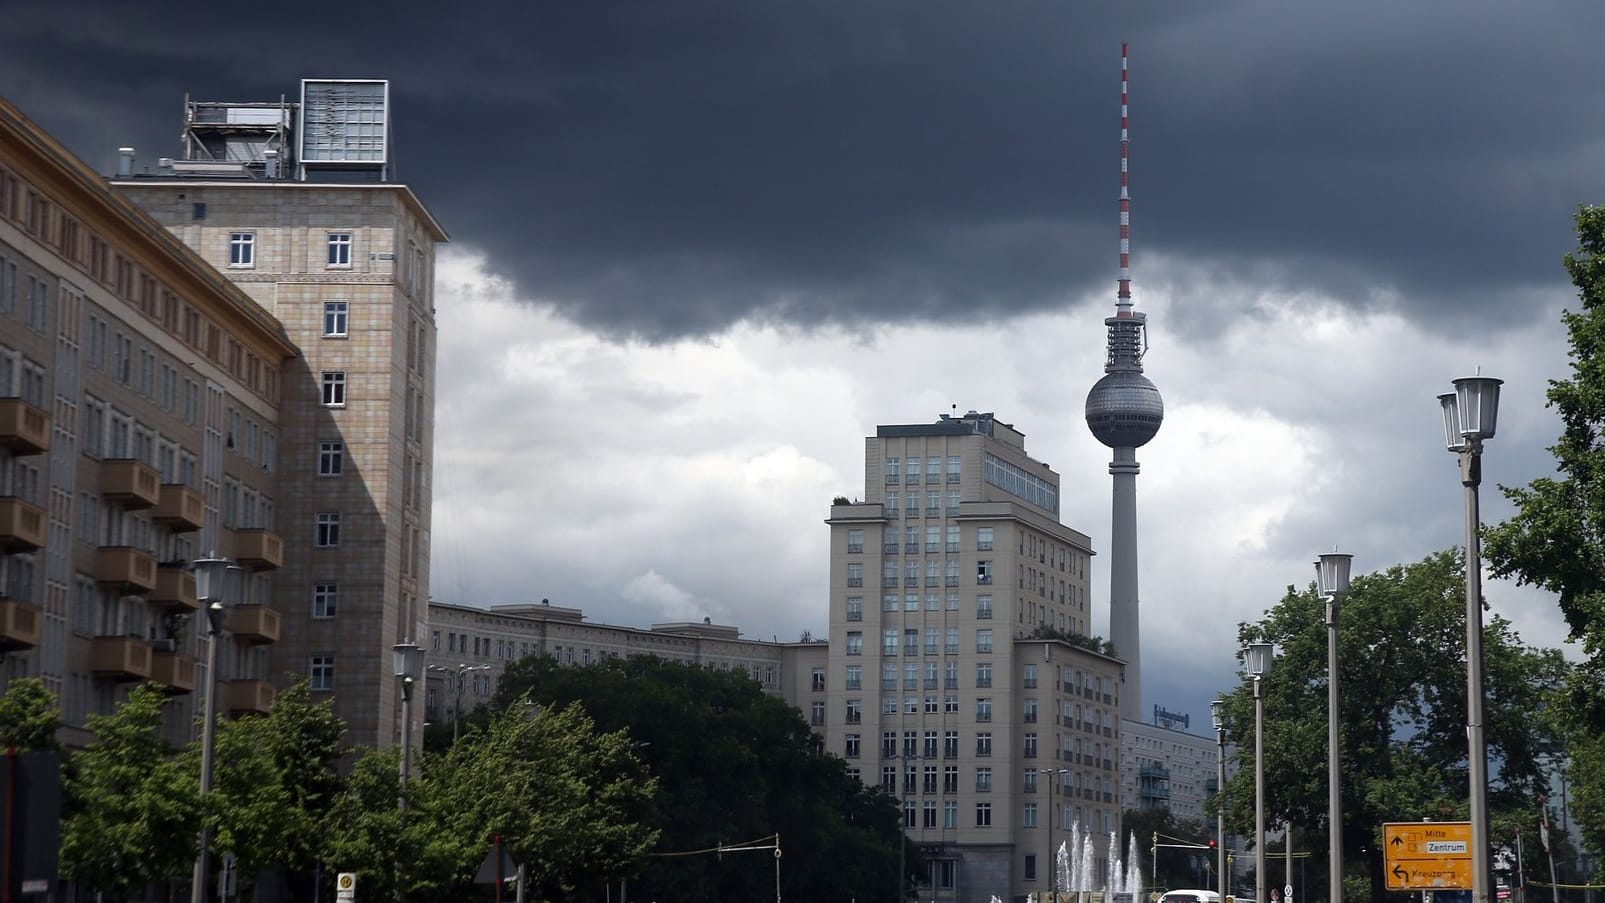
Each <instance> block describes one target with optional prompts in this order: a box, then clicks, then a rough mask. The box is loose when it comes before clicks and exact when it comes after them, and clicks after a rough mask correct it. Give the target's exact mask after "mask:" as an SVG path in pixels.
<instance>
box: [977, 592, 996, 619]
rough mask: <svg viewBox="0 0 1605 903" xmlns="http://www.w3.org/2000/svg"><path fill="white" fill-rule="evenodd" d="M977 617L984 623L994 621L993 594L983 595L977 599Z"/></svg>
mask: <svg viewBox="0 0 1605 903" xmlns="http://www.w3.org/2000/svg"><path fill="white" fill-rule="evenodd" d="M975 616H976V617H977V618H979V619H980V620H983V621H990V620H991V619H992V594H991V593H983V594H981V595H978V596H976V597H975Z"/></svg>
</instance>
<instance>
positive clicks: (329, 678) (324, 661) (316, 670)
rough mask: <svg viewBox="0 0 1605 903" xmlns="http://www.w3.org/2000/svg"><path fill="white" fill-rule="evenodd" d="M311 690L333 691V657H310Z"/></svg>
mask: <svg viewBox="0 0 1605 903" xmlns="http://www.w3.org/2000/svg"><path fill="white" fill-rule="evenodd" d="M312 689H314V690H333V689H334V656H332V655H314V656H312Z"/></svg>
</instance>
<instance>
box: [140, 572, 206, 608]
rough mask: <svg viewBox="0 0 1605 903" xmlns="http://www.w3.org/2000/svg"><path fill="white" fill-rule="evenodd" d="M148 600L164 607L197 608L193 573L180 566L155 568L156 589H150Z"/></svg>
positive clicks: (197, 599) (199, 604) (197, 600)
mask: <svg viewBox="0 0 1605 903" xmlns="http://www.w3.org/2000/svg"><path fill="white" fill-rule="evenodd" d="M150 601H152V602H154V603H156V604H157V605H160V606H162V607H164V608H170V609H183V610H185V611H196V610H198V609H199V608H200V607H201V602H200V599H199V598H197V597H196V595H195V573H194V572H193V571H189V570H186V569H184V568H182V567H166V566H163V567H159V568H157V569H156V589H154V590H153V591H151V594H150Z"/></svg>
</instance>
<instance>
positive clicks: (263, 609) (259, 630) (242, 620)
mask: <svg viewBox="0 0 1605 903" xmlns="http://www.w3.org/2000/svg"><path fill="white" fill-rule="evenodd" d="M225 623H226V626H227V629H228V632H229V633H231V634H233V635H234V638H235V639H237V640H243V641H245V642H247V643H276V642H278V641H279V613H278V612H276V611H274V610H273V609H271V608H268V607H267V606H265V605H236V606H234V607H233V608H231V609H229V610H228V619H227V621H226V622H225Z"/></svg>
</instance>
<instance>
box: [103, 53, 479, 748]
mask: <svg viewBox="0 0 1605 903" xmlns="http://www.w3.org/2000/svg"><path fill="white" fill-rule="evenodd" d="M298 98H299V99H298V101H296V102H288V101H277V102H265V103H245V102H239V103H237V102H211V101H195V100H187V101H186V102H185V105H184V121H183V144H182V155H181V156H180V157H179V158H175V159H168V158H161V159H159V160H158V161H157V163H156V166H155V168H154V170H149V168H148V167H147V168H143V169H142V168H141V167H140V166H139V165H138V163H137V161H136V159H135V157H134V151H133V149H132V148H124V149H123V161H122V164H121V165H120V167H119V173H118V177H117V178H116V179H114V180H113V185H114V186H115V187H116V188H117V189H118V190H120V191H121V192H122V193H123V194H124V195H125V196H127V197H128V198H130V199H132V200H133V202H134V203H135V204H137V205H138V206H139V207H140V208H142V209H143V210H144V211H145V212H146V213H147V214H149V215H150V216H151V217H153V218H154V219H155V220H156V221H157V222H159V223H160V224H161V225H162V226H164V227H166V229H167V230H168V231H169V232H170V233H171V234H172V235H174V236H176V237H178V238H179V239H180V240H181V241H182V242H183V243H184V244H186V245H187V246H189V248H190V249H192V250H193V251H194V252H195V253H196V254H198V255H199V256H200V258H201V259H202V260H204V261H206V262H207V263H208V264H209V265H211V266H212V267H213V268H214V270H215V271H216V272H217V273H220V274H222V275H223V277H224V278H226V279H227V280H228V281H229V282H231V283H233V284H234V285H235V286H236V287H237V288H238V290H239V291H241V292H243V293H245V294H246V295H248V296H249V297H250V298H251V299H253V300H254V301H255V302H256V304H257V305H259V306H260V308H262V309H263V310H265V311H267V312H268V313H269V314H271V316H272V318H273V319H274V320H275V321H276V323H277V324H278V327H279V328H280V329H281V331H282V334H283V335H284V336H285V337H287V338H288V340H289V342H290V343H291V344H292V345H293V347H294V349H296V350H297V351H298V353H297V354H296V355H295V356H294V357H293V359H291V360H289V361H287V363H286V366H285V372H284V374H283V379H282V381H281V385H280V386H279V391H280V392H281V393H282V396H283V403H282V406H281V414H280V419H279V422H278V423H277V427H276V428H277V430H278V447H279V454H278V459H277V464H276V478H277V481H278V484H279V486H280V487H281V489H280V492H279V494H278V499H277V510H276V511H275V523H276V526H277V528H278V532H279V535H281V536H282V538H283V543H284V550H283V556H282V558H283V562H282V563H283V567H282V569H281V570H280V572H279V574H278V576H277V578H276V579H275V581H274V583H273V587H272V604H273V606H274V607H275V608H276V609H277V610H278V611H279V612H280V613H281V615H282V618H283V625H282V632H281V641H280V642H279V643H278V644H276V645H275V646H274V647H272V649H271V650H270V651H269V653H268V657H269V662H268V669H269V672H270V673H271V675H272V677H273V680H274V681H275V682H276V683H277V684H278V685H280V686H283V685H286V684H287V683H289V682H291V681H293V680H296V679H298V678H301V677H308V678H310V680H311V685H312V689H313V690H314V692H315V693H318V694H329V695H331V696H332V697H333V699H334V708H335V713H336V714H337V715H338V716H339V717H341V718H343V719H344V720H345V721H346V723H347V725H348V726H349V733H348V735H347V740H348V741H349V742H351V743H354V744H357V745H361V746H384V745H388V744H390V743H394V742H397V741H398V740H399V738H400V734H401V730H400V720H399V719H400V699H401V695H400V689H399V685H398V683H397V681H396V678H395V677H394V674H393V671H392V664H391V647H392V646H393V645H395V644H396V643H401V642H404V641H409V640H411V641H419V642H421V641H422V640H423V637H424V634H425V631H426V627H425V626H424V625H425V622H426V619H427V617H428V612H427V610H426V609H427V599H428V587H429V545H430V521H431V512H430V497H431V493H430V474H431V468H432V466H433V446H434V398H435V390H434V384H435V379H434V361H435V310H434V296H433V282H434V263H435V246H436V245H437V244H438V243H440V242H444V241H446V240H447V236H446V233H445V231H444V230H443V229H442V228H441V227H440V225H439V223H437V222H436V221H435V219H434V217H433V216H432V215H431V214H430V212H429V211H428V209H427V208H425V207H424V205H423V203H422V202H420V201H419V199H418V198H417V196H416V195H414V194H413V192H412V191H411V189H409V188H408V187H407V186H406V185H405V184H402V183H400V182H397V181H395V180H394V178H393V176H394V171H393V166H392V156H393V154H392V148H391V142H390V95H389V85H388V83H387V82H385V81H383V80H372V79H356V80H316V79H307V80H303V81H302V83H301V86H300V93H299V95H298ZM235 426H237V424H235V423H233V422H231V423H230V424H229V433H228V438H229V441H230V442H233V443H247V444H248V443H250V442H251V441H253V440H252V436H251V435H250V434H249V432H246V433H244V434H241V432H240V430H239V429H235V428H234V427H235ZM241 429H248V428H247V427H245V426H243V425H241ZM416 717H417V718H419V719H420V720H421V718H422V715H421V713H420V714H418V715H417V716H416ZM414 726H415V727H416V726H417V725H416V724H415V725H414ZM418 735H420V736H421V734H418Z"/></svg>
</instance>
